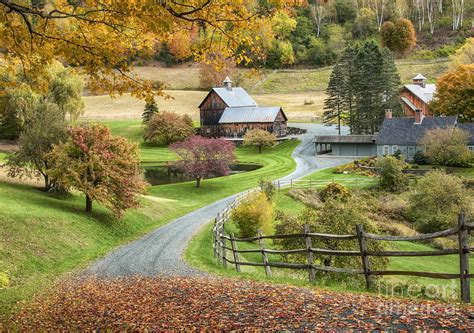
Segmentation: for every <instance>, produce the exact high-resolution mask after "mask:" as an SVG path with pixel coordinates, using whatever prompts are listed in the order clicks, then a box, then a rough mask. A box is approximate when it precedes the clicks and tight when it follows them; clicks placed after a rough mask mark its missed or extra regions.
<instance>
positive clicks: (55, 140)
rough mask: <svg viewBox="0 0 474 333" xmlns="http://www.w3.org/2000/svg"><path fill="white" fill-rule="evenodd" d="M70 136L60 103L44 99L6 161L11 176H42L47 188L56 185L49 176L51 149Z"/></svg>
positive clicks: (46, 189)
mask: <svg viewBox="0 0 474 333" xmlns="http://www.w3.org/2000/svg"><path fill="white" fill-rule="evenodd" d="M66 138H67V122H66V120H65V118H64V115H63V113H62V111H61V110H60V109H59V107H58V105H57V104H53V103H43V104H41V105H40V106H39V107H38V108H37V109H36V110H35V113H34V115H33V116H32V117H31V118H30V121H29V122H28V123H27V125H26V126H25V127H24V129H23V131H22V133H21V134H20V138H19V140H18V146H19V149H18V151H16V152H14V153H13V154H11V155H10V156H9V158H8V161H7V168H8V175H9V176H10V177H19V178H21V177H29V178H32V177H38V176H39V177H43V179H44V189H45V191H48V190H49V189H50V188H51V187H52V186H54V185H55V179H54V178H52V177H51V176H50V174H49V173H50V172H49V167H50V166H51V157H50V156H49V153H50V152H51V150H52V148H53V146H54V145H56V144H59V143H61V142H63V141H65V140H66Z"/></svg>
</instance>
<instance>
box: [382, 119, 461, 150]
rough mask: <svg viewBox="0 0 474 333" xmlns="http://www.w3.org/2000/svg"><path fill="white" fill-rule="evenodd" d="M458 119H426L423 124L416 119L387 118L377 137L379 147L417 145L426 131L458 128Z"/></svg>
mask: <svg viewBox="0 0 474 333" xmlns="http://www.w3.org/2000/svg"><path fill="white" fill-rule="evenodd" d="M456 123H457V117H425V118H423V121H422V122H421V124H415V118H409V117H404V118H391V119H389V118H386V119H385V120H384V121H383V123H382V126H381V128H380V131H379V133H378V136H377V140H376V143H377V144H378V145H402V146H404V145H417V144H418V142H419V141H420V140H421V139H422V138H423V136H424V135H425V132H426V131H429V130H432V129H435V128H446V127H450V126H456Z"/></svg>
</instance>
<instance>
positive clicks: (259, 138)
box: [244, 128, 277, 153]
mask: <svg viewBox="0 0 474 333" xmlns="http://www.w3.org/2000/svg"><path fill="white" fill-rule="evenodd" d="M276 141H277V137H276V136H275V135H274V134H272V133H270V132H268V131H265V130H263V129H259V128H255V129H253V130H250V131H248V132H247V133H246V134H245V136H244V146H253V147H257V148H258V152H259V153H261V152H262V148H263V147H273V146H274V145H275V144H276Z"/></svg>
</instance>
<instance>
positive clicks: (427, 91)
mask: <svg viewBox="0 0 474 333" xmlns="http://www.w3.org/2000/svg"><path fill="white" fill-rule="evenodd" d="M405 88H407V89H408V90H409V91H411V92H412V93H413V94H414V95H415V96H417V97H418V98H419V99H421V100H422V101H423V102H425V103H429V102H431V101H432V100H433V95H434V93H435V92H436V84H426V85H425V86H424V87H422V86H420V85H418V84H405Z"/></svg>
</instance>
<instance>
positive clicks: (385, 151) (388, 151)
mask: <svg viewBox="0 0 474 333" xmlns="http://www.w3.org/2000/svg"><path fill="white" fill-rule="evenodd" d="M389 153H390V147H389V146H383V154H384V155H388V154H389Z"/></svg>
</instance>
